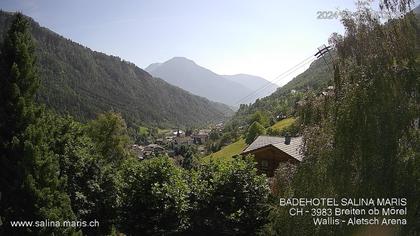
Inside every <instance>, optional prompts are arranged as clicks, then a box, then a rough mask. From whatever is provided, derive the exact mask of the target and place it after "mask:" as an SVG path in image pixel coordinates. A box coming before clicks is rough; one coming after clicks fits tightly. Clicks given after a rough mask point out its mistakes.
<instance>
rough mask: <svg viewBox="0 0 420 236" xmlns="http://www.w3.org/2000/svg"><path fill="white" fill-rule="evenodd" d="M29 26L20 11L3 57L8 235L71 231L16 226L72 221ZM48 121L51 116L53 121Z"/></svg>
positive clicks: (1, 211) (0, 172)
mask: <svg viewBox="0 0 420 236" xmlns="http://www.w3.org/2000/svg"><path fill="white" fill-rule="evenodd" d="M34 51H35V47H34V43H33V41H32V38H31V34H30V31H29V22H28V21H27V20H26V19H25V18H24V16H23V15H22V14H20V13H18V14H16V15H15V18H14V20H13V22H12V24H11V26H10V29H9V31H8V33H7V35H6V37H5V39H4V43H3V45H2V48H1V57H0V76H1V77H0V90H1V91H0V181H1V182H0V189H1V191H2V194H1V196H2V198H1V205H0V216H1V217H2V222H3V226H2V229H1V230H2V233H6V234H9V233H13V234H17V233H18V234H19V233H22V234H51V233H53V232H54V231H55V232H57V233H58V232H60V233H64V232H67V229H66V228H60V227H59V228H55V227H28V228H12V227H11V225H10V221H16V220H28V221H36V220H41V221H45V220H49V221H63V220H72V219H73V217H74V215H73V213H72V210H71V207H70V201H69V198H68V196H67V194H65V192H64V187H65V179H64V178H63V177H60V176H59V173H60V170H59V164H58V160H57V158H56V155H55V154H54V153H53V152H52V151H51V150H50V148H49V146H48V141H49V140H48V137H49V130H51V129H50V127H48V123H45V122H43V121H42V120H41V119H40V117H42V116H43V110H42V109H41V108H39V107H37V106H36V105H35V102H34V95H35V92H36V89H37V88H38V84H39V79H38V76H37V71H36V59H35V55H34ZM47 118H48V117H47Z"/></svg>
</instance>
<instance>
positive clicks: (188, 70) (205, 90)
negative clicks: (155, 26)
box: [145, 57, 270, 106]
mask: <svg viewBox="0 0 420 236" xmlns="http://www.w3.org/2000/svg"><path fill="white" fill-rule="evenodd" d="M145 70H146V71H147V72H149V73H150V74H152V75H153V76H154V77H158V78H161V79H164V80H165V81H167V82H168V83H171V84H173V85H175V86H178V87H180V88H183V89H185V90H187V91H190V92H191V93H193V94H197V95H200V96H203V97H206V98H208V99H210V100H213V101H218V102H222V103H225V104H228V105H230V106H238V105H239V104H236V103H237V102H238V101H239V100H241V99H243V98H244V97H246V96H248V95H249V94H251V93H253V91H254V90H255V89H258V88H259V87H257V86H246V84H247V83H248V82H249V81H254V83H255V81H256V80H261V82H257V84H264V83H267V82H268V81H267V80H265V79H263V78H261V77H258V76H253V75H246V76H247V77H248V78H247V81H248V82H247V81H241V79H240V78H239V77H245V76H242V75H245V74H238V75H219V74H217V73H215V72H213V71H211V70H210V69H207V68H205V67H203V66H201V65H198V64H197V63H195V62H194V61H193V60H191V59H188V58H185V57H173V58H171V59H169V60H167V61H165V62H163V63H153V64H151V65H149V66H148V67H146V68H145ZM268 83H269V82H268ZM268 94H270V92H269V93H266V94H264V95H263V96H265V95H268ZM260 97H262V96H259V97H256V96H251V97H249V98H247V99H246V100H245V103H251V102H254V101H255V100H256V99H257V98H260Z"/></svg>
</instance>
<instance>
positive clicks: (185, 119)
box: [0, 11, 232, 126]
mask: <svg viewBox="0 0 420 236" xmlns="http://www.w3.org/2000/svg"><path fill="white" fill-rule="evenodd" d="M11 19H12V14H11V13H8V12H3V11H0V41H3V37H4V34H5V32H6V30H7V29H8V26H9V24H10V23H11ZM30 22H31V28H32V29H31V33H32V35H33V38H34V41H35V45H36V55H37V59H38V64H39V73H40V77H41V86H40V89H39V92H38V94H37V100H38V101H39V102H41V103H45V104H47V106H49V107H52V108H54V109H55V110H57V111H58V112H60V113H69V114H71V115H73V116H75V117H77V118H78V119H81V120H86V119H90V118H93V117H94V116H95V115H96V114H97V113H100V112H104V111H109V110H114V111H117V112H121V113H122V115H123V116H124V118H125V119H126V120H127V122H128V123H129V124H134V123H135V124H147V125H159V126H190V125H200V124H205V123H208V122H219V121H221V120H224V119H225V118H226V117H227V116H228V115H230V114H231V113H232V111H231V110H230V108H228V107H227V106H226V105H224V104H220V103H215V102H211V101H209V100H207V99H205V98H202V97H199V96H195V95H192V94H190V93H188V92H187V91H184V90H182V89H180V88H178V87H175V86H172V85H170V84H168V83H166V82H165V81H163V80H161V79H157V78H153V77H152V76H151V75H149V74H148V73H147V72H145V71H143V70H142V69H140V68H138V67H137V66H135V65H134V64H132V63H130V62H127V61H124V60H122V59H120V58H119V57H115V56H109V55H106V54H104V53H100V52H95V51H92V50H90V49H89V48H87V47H84V46H82V45H80V44H77V43H75V42H72V41H71V40H69V39H65V38H64V37H62V36H60V35H58V34H56V33H54V32H52V31H51V30H48V29H46V28H43V27H41V26H39V24H38V23H36V22H35V21H33V20H30Z"/></svg>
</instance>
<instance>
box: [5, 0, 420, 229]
mask: <svg viewBox="0 0 420 236" xmlns="http://www.w3.org/2000/svg"><path fill="white" fill-rule="evenodd" d="M410 4H413V2H412V1H405V0H402V1H384V2H382V4H381V6H382V9H383V11H384V12H387V13H389V14H390V15H391V16H394V18H392V19H391V20H389V21H388V22H386V23H383V22H382V21H381V19H379V18H378V17H377V16H375V15H373V13H372V11H371V10H369V8H366V6H360V7H359V8H358V11H357V12H356V13H355V14H348V15H345V16H343V19H342V22H343V24H344V27H345V32H346V33H345V35H337V34H334V35H332V36H331V38H330V43H331V45H332V47H333V50H334V55H333V57H331V61H329V63H330V64H329V65H330V66H331V68H330V71H328V70H327V68H326V66H327V64H324V65H323V64H322V62H321V61H316V62H314V63H313V64H312V66H311V68H310V69H309V70H308V71H307V72H305V73H304V74H303V75H301V76H300V77H298V78H299V80H295V81H294V82H293V83H291V85H290V86H288V87H286V88H284V89H283V92H281V91H282V90H281V89H280V90H279V91H277V92H276V93H275V94H273V95H272V96H270V97H269V98H267V99H266V100H259V101H257V102H256V103H254V104H252V105H250V106H248V105H242V107H241V109H240V111H239V113H238V114H237V115H236V116H235V117H234V118H233V119H232V120H231V121H230V123H229V124H227V125H226V127H225V130H224V131H225V132H226V133H225V134H229V135H231V136H230V138H232V139H235V138H238V136H240V135H241V134H245V136H246V137H245V138H246V140H245V141H246V142H247V143H250V142H252V141H253V140H254V139H255V138H256V137H257V136H258V135H259V134H264V133H266V132H267V133H270V132H272V131H270V130H268V129H267V130H266V128H267V127H269V126H270V124H272V123H273V119H276V118H277V116H278V115H281V116H282V117H283V116H284V117H289V116H294V118H293V119H296V122H295V123H296V124H295V125H293V127H292V129H291V130H288V132H298V133H300V134H301V135H303V140H304V144H303V147H302V150H301V151H302V153H303V154H304V157H303V160H302V162H300V164H298V165H292V164H290V163H284V164H281V165H280V166H279V168H278V169H277V171H276V172H275V175H274V177H273V178H271V179H268V178H267V177H266V176H265V175H263V174H259V172H258V171H257V169H256V168H255V162H254V159H253V157H252V156H246V157H243V156H235V158H229V159H228V160H225V161H218V160H213V159H210V160H209V159H204V158H202V159H200V158H195V159H194V160H191V162H189V163H182V165H180V164H179V163H178V162H177V161H175V160H174V159H173V158H170V157H168V156H166V155H162V156H156V157H151V158H148V159H139V158H137V157H135V155H134V154H133V153H132V152H131V151H130V150H131V149H130V147H131V145H132V144H133V139H132V138H133V137H131V136H130V135H129V131H128V128H127V123H126V121H125V118H126V119H128V120H130V119H131V118H129V116H128V117H126V116H125V115H122V114H124V110H117V109H116V108H115V111H120V112H121V114H120V113H118V112H115V111H107V110H105V112H101V110H95V112H93V113H92V114H90V115H83V117H84V118H83V119H82V121H80V119H78V118H79V116H78V114H79V115H80V116H82V113H78V112H82V110H83V109H87V111H88V112H91V111H90V110H89V109H90V108H89V107H84V108H83V109H82V110H75V111H78V112H76V113H75V114H73V116H71V114H72V113H70V114H62V111H61V112H60V110H57V109H52V108H54V105H52V106H46V105H45V104H43V101H44V100H42V99H46V97H44V98H42V96H45V94H44V95H42V92H40V91H42V89H45V83H46V82H45V80H50V78H51V77H55V76H57V75H61V76H62V77H61V78H65V77H66V76H67V75H65V74H66V73H71V74H72V75H74V74H79V76H80V77H78V78H79V79H80V81H77V82H78V83H88V82H82V79H81V78H82V75H83V74H82V73H84V71H83V70H80V71H79V70H76V69H75V70H73V69H74V68H76V67H74V68H73V65H72V67H71V68H73V69H72V70H71V71H70V70H69V71H67V70H66V66H68V64H65V63H64V64H63V65H62V67H54V68H61V69H62V70H59V71H49V69H48V70H47V69H45V68H43V67H44V63H46V62H42V60H48V59H45V58H47V57H44V58H43V57H41V56H40V55H41V54H42V52H43V50H44V49H43V48H42V47H41V46H40V45H42V44H41V43H40V42H39V41H38V40H39V39H38V40H37V39H36V37H37V36H36V35H37V34H34V33H33V32H34V30H33V29H32V30H31V26H32V27H33V22H32V21H30V20H28V18H27V17H25V16H23V15H22V14H20V13H17V14H13V15H10V14H9V15H7V13H4V14H6V15H7V16H8V17H7V19H8V20H7V21H8V23H7V25H8V27H7V28H5V29H4V32H3V33H2V35H3V37H2V43H1V47H0V190H1V195H0V197H1V198H0V235H121V234H123V235H366V234H371V235H380V234H383V233H384V231H385V233H387V234H391V235H417V234H418V232H420V221H419V219H420V199H419V197H418V196H420V188H419V186H420V181H419V180H420V128H419V114H420V106H419V104H420V40H419V36H420V27H419V25H420V24H419V22H420V21H419V20H418V19H416V17H415V15H414V14H413V13H410V12H409V7H410ZM4 14H3V15H4ZM400 14H401V15H402V16H401V17H398V15H400ZM395 15H397V17H395ZM35 28H36V27H35ZM39 29H40V28H39ZM42 30H43V31H45V29H42ZM55 36H56V35H55ZM54 39H55V37H52V38H45V39H43V41H48V40H54ZM63 40H64V39H62V38H61V39H60V40H58V41H60V42H67V43H64V44H63V45H61V44H56V47H57V49H55V50H56V51H54V52H59V51H60V50H61V49H60V48H66V46H70V45H72V46H74V47H75V48H73V49H72V50H70V49H67V51H65V52H61V56H60V57H72V56H71V55H73V56H74V57H73V59H72V60H76V59H74V58H76V56H75V53H81V55H85V54H84V53H88V54H87V55H85V56H87V57H89V58H91V57H100V56H101V55H102V54H99V53H94V52H91V51H88V50H82V49H81V46H75V44H73V43H70V41H65V40H64V41H63ZM48 45H54V44H48ZM45 53H46V55H48V50H46V52H45ZM50 56H51V55H50ZM102 56H103V57H104V58H107V59H108V60H112V61H115V60H117V61H119V63H117V64H113V65H119V66H121V67H123V68H126V69H127V68H135V67H134V66H133V67H131V66H130V65H129V64H128V63H126V62H121V61H120V60H119V59H117V58H113V59H111V57H109V56H105V55H102ZM51 57H54V58H60V57H58V56H57V55H52V56H51ZM77 58H80V55H78V56H77ZM51 60H52V59H51ZM56 60H57V63H58V62H60V60H59V59H56ZM105 61H107V60H99V59H98V60H94V61H93V62H92V64H89V63H88V64H83V65H79V66H80V68H83V67H85V66H88V67H89V66H91V68H100V69H98V70H96V69H92V70H91V72H92V73H102V72H103V73H105V72H104V71H103V70H105V71H106V70H107V69H108V67H106V66H104V67H100V66H99V64H98V63H100V62H105ZM49 63H50V62H49ZM51 63H52V62H51ZM74 63H75V64H74V65H77V63H76V61H75V62H74ZM109 66H110V65H109ZM324 66H325V67H324ZM121 69H122V68H121ZM46 71H49V72H48V73H51V74H48V73H47V72H46ZM60 71H61V72H60ZM112 71H114V70H111V71H107V73H112ZM124 71H125V70H124ZM128 71H129V72H130V73H131V72H132V73H144V72H142V71H141V70H140V69H136V70H134V71H133V70H128ZM311 71H312V73H311ZM316 71H318V72H319V73H318V72H317V73H315V72H316ZM328 72H329V73H328ZM73 73H74V74H73ZM59 78H60V77H59ZM89 78H91V79H92V80H93V78H96V79H98V80H99V84H102V83H103V81H101V80H100V79H99V78H100V77H99V76H98V77H96V76H92V77H89ZM116 78H119V77H118V76H116ZM134 78H137V79H138V80H141V79H142V78H143V77H142V78H138V77H135V76H134V77H131V79H133V80H134ZM143 79H144V80H145V81H155V82H153V83H163V84H165V85H166V86H169V85H167V84H166V83H164V82H162V81H160V80H154V79H152V78H151V77H147V78H143ZM114 82H115V83H111V84H112V85H113V86H118V83H119V82H118V79H115V81H114ZM308 83H309V84H310V86H311V87H312V88H313V89H309V90H308V89H307V88H308V86H307V85H308ZM88 85H89V84H86V86H88ZM69 86H71V83H70V84H69ZM326 86H331V87H332V89H331V91H329V92H328V93H326V94H324V93H322V91H323V90H324V89H326V88H325V87H326ZM169 87H170V88H171V89H173V91H172V90H171V89H169V90H165V91H166V92H168V94H166V95H164V94H163V95H161V94H155V95H156V96H159V97H161V99H168V98H167V97H165V96H170V95H171V94H170V93H169V92H171V91H172V92H174V93H176V94H178V92H177V91H182V90H179V89H177V88H174V87H171V86H169ZM63 88H66V87H63ZM67 88H68V87H67ZM72 88H73V89H74V87H72ZM124 88H125V87H124ZM102 89H104V91H106V92H107V93H110V94H111V95H112V91H111V90H106V88H102ZM125 89H128V91H127V93H130V91H132V90H130V88H125ZM289 89H296V92H294V93H290V91H288V90H289ZM60 91H61V90H60ZM319 91H321V93H319ZM58 92H59V90H57V91H55V92H54V96H57V97H61V96H62V95H60V94H58ZM68 92H69V93H73V92H74V93H75V94H76V95H75V96H76V97H77V96H79V95H77V94H78V90H69V91H68ZM56 93H57V94H56ZM47 94H49V93H47ZM151 94H153V93H151ZM182 94H186V93H184V92H182ZM116 95H120V94H116ZM178 95H179V94H178ZM50 96H53V95H51V94H50ZM145 96H146V95H145ZM185 96H186V97H185V99H187V98H191V95H185ZM63 97H65V96H63ZM108 97H110V96H108ZM81 98H82V96H80V99H81ZM110 98H111V97H110ZM63 99H64V98H63ZM59 101H60V100H56V102H57V105H60V104H59ZM95 101H96V100H95ZM153 101H154V102H156V103H158V102H159V100H156V99H155V98H153ZM197 101H207V100H197ZM44 102H45V101H44ZM79 102H80V101H79ZM207 102H208V101H207ZM46 104H48V105H51V104H50V103H48V102H46ZM69 104H71V103H70V102H69V103H67V102H65V100H64V101H63V104H62V106H70V105H69ZM74 104H76V103H74ZM77 104H80V103H77ZM165 104H166V103H165ZM297 104H300V105H299V106H297ZM160 105H162V106H164V104H160ZM77 106H81V105H77ZM92 106H93V105H92ZM95 106H96V105H95ZM111 107H113V106H111ZM106 108H109V107H104V109H106ZM66 109H70V108H69V107H67V108H66ZM77 109H79V108H77ZM92 109H93V108H92ZM166 109H169V108H166ZM206 109H208V108H206ZM147 112H148V111H147V110H139V111H138V114H139V117H137V118H140V117H143V118H144V117H148V116H150V117H149V118H147V119H145V120H143V118H142V119H140V120H141V121H144V122H146V121H148V119H150V120H149V121H150V122H152V123H153V119H154V118H155V117H154V116H153V115H150V114H149V113H147ZM167 112H168V113H169V112H171V111H170V110H167ZM94 114H97V115H96V116H95V115H94ZM140 114H142V115H140ZM151 114H154V113H151ZM171 114H172V113H171ZM205 114H207V115H208V113H205ZM132 119H136V117H134V118H132ZM159 119H161V118H159ZM235 119H236V120H235ZM178 121H179V122H181V120H178ZM187 121H191V122H193V121H194V120H188V119H187V118H186V119H183V120H182V122H187ZM162 122H166V120H163V121H162ZM157 123H159V122H157ZM159 124H160V123H159ZM244 125H245V127H244ZM273 135H274V134H273ZM234 136H235V137H234ZM289 197H307V198H311V197H335V198H341V197H347V198H369V197H372V198H376V197H384V198H386V197H405V198H407V201H408V208H409V211H408V214H407V216H406V218H407V221H408V224H407V225H399V226H389V227H382V228H370V227H369V226H366V227H365V226H340V227H337V226H331V225H327V226H325V225H324V226H320V225H319V226H316V225H314V224H313V222H312V220H311V219H310V217H309V216H302V217H291V216H290V214H289V212H288V211H287V209H286V208H284V207H281V206H280V205H279V199H280V198H289ZM18 221H19V222H22V221H25V222H32V223H34V224H35V225H24V226H22V225H21V226H20V227H17V226H16V225H14V224H16V222H18ZM35 222H37V223H35ZM91 223H93V224H91ZM97 223H98V224H97Z"/></svg>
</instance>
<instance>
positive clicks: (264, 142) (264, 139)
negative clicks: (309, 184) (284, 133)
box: [242, 135, 303, 161]
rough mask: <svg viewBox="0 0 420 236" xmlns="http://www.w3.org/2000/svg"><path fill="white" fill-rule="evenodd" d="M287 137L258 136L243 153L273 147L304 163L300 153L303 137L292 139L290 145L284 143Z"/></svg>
mask: <svg viewBox="0 0 420 236" xmlns="http://www.w3.org/2000/svg"><path fill="white" fill-rule="evenodd" d="M284 140H285V137H273V136H264V135H261V136H258V138H257V139H255V141H254V142H252V143H251V144H250V145H249V146H248V147H247V148H246V149H245V150H244V151H243V152H242V153H243V154H245V153H248V152H251V151H254V150H256V149H260V148H263V147H266V146H270V145H271V146H273V147H275V148H277V149H279V150H281V151H283V152H285V153H287V154H289V155H290V156H292V157H293V158H295V159H297V160H298V161H302V157H303V155H302V154H301V153H300V148H301V146H302V137H292V138H291V140H290V144H285V143H284Z"/></svg>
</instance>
